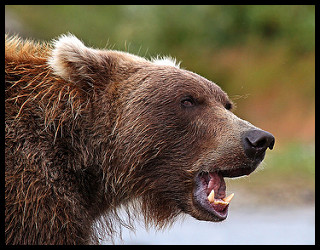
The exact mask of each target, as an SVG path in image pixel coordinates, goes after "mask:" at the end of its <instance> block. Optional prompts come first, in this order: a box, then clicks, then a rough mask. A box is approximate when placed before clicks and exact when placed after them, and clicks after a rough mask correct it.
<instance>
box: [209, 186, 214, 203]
mask: <svg viewBox="0 0 320 250" xmlns="http://www.w3.org/2000/svg"><path fill="white" fill-rule="evenodd" d="M208 200H209V202H210V203H212V202H214V190H213V189H212V190H211V192H210V194H209V195H208Z"/></svg>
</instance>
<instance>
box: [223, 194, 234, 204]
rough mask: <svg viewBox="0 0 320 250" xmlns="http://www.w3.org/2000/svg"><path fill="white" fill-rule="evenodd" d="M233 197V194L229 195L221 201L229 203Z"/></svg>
mask: <svg viewBox="0 0 320 250" xmlns="http://www.w3.org/2000/svg"><path fill="white" fill-rule="evenodd" d="M233 196H234V193H232V194H230V195H229V196H228V197H226V198H223V199H222V200H223V201H225V202H227V203H229V202H230V201H231V200H232V198H233Z"/></svg>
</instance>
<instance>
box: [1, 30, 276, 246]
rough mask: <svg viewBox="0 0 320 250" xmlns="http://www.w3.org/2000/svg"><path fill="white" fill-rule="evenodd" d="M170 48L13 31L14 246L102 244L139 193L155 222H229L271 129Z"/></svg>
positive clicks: (10, 195)
mask: <svg viewBox="0 0 320 250" xmlns="http://www.w3.org/2000/svg"><path fill="white" fill-rule="evenodd" d="M231 109H232V102H231V101H230V100H229V98H228V96H227V94H226V93H225V92H224V91H222V90H221V88H220V87H218V86H217V85H216V84H214V83H213V82H211V81H209V80H207V79H205V78H203V77H201V76H199V75H197V74H195V73H192V72H190V71H187V70H185V69H181V68H180V67H179V65H177V64H176V63H175V62H174V61H173V60H170V58H164V59H159V58H157V59H153V60H147V59H144V58H141V57H138V56H135V55H132V54H129V53H126V52H120V51H114V50H97V49H93V48H88V47H86V46H85V45H84V44H83V43H82V42H81V41H79V40H78V39H77V38H76V37H74V36H72V35H71V34H68V35H63V36H61V37H59V39H57V40H54V42H53V43H52V44H47V43H36V42H32V41H28V40H25V41H23V40H21V39H20V38H18V37H8V36H6V39H5V241H6V244H88V243H97V236H96V232H95V229H94V228H93V224H94V223H95V222H96V221H97V220H99V218H101V217H102V216H103V215H104V218H105V221H104V223H106V225H105V228H106V230H108V232H109V234H112V233H113V224H114V223H115V221H117V220H118V219H119V216H118V215H117V209H118V208H119V207H123V206H126V205H128V204H130V202H132V201H134V204H135V206H138V207H139V210H140V211H141V213H142V214H143V216H144V218H145V221H146V223H150V224H152V225H155V226H157V227H162V226H164V225H166V224H168V223H170V222H172V221H173V220H174V218H176V216H177V215H178V214H180V213H187V214H190V215H191V216H193V217H195V218H196V219H199V220H207V221H222V220H224V219H225V218H226V217H227V214H228V207H229V202H230V200H231V198H232V196H233V194H231V195H228V196H226V185H225V181H224V177H237V176H242V175H248V174H250V173H251V172H252V171H254V170H255V169H256V167H257V166H258V164H259V163H260V162H261V161H262V160H263V158H264V155H265V151H266V149H267V148H270V149H272V148H273V145H274V137H273V136H272V135H271V134H270V133H268V132H265V131H263V130H261V129H259V128H257V127H255V126H253V125H252V124H250V123H249V122H247V121H244V120H241V119H240V118H238V117H237V116H236V115H234V114H233V113H232V112H231Z"/></svg>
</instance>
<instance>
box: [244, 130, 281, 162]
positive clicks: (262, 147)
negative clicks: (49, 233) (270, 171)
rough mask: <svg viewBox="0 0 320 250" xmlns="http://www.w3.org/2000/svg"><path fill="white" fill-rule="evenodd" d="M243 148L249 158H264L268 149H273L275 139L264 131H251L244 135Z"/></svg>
mask: <svg viewBox="0 0 320 250" xmlns="http://www.w3.org/2000/svg"><path fill="white" fill-rule="evenodd" d="M242 142H243V148H244V151H245V153H246V155H247V157H249V158H251V159H254V158H256V157H263V156H264V152H265V151H266V150H267V148H270V149H272V148H273V146H274V142H275V139H274V137H273V135H272V134H270V133H269V132H266V131H263V130H257V129H255V130H249V131H247V132H246V133H245V134H244V135H243V139H242Z"/></svg>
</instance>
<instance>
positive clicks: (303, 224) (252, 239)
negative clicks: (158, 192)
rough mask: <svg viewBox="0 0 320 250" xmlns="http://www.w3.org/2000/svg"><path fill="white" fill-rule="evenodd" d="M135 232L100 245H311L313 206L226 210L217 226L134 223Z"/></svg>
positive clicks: (190, 220)
mask: <svg viewBox="0 0 320 250" xmlns="http://www.w3.org/2000/svg"><path fill="white" fill-rule="evenodd" d="M134 224H135V232H134V231H132V230H129V229H126V228H123V230H122V237H121V238H120V237H118V238H115V239H114V242H113V243H112V242H110V241H108V240H107V239H103V240H101V242H100V244H121V245H127V244H141V245H144V244H148V245H156V244H157V245H167V244H168V245H265V244H272V245H273V244H274V245H313V244H315V206H314V205H308V206H301V207H297V206H296V207H292V206H287V207H284V206H279V207H277V206H271V207H270V206H269V207H268V206H267V207H266V206H252V207H246V208H245V209H244V207H234V208H232V207H230V208H229V215H228V218H227V219H226V220H225V221H223V222H219V223H213V222H206V221H198V220H196V219H194V218H192V217H191V216H188V215H186V216H184V218H183V219H179V220H178V221H176V222H175V223H174V224H173V225H172V226H171V227H169V228H165V229H163V230H161V231H157V230H155V229H153V228H150V229H149V230H146V229H145V228H144V226H143V223H142V222H141V221H136V222H134Z"/></svg>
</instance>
